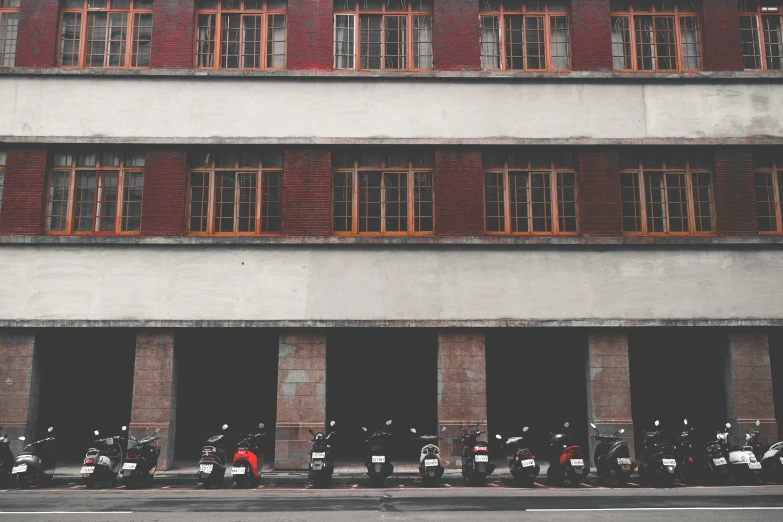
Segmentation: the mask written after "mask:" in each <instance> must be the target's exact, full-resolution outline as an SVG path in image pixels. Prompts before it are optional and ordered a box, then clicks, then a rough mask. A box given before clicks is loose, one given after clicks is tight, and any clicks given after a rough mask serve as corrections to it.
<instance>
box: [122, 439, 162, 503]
mask: <svg viewBox="0 0 783 522" xmlns="http://www.w3.org/2000/svg"><path fill="white" fill-rule="evenodd" d="M159 432H160V428H155V431H153V432H152V436H149V435H147V436H146V437H144V438H143V439H141V440H137V439H136V437H134V436H132V435H130V436H129V439H130V440H129V443H128V446H129V448H128V453H127V455H126V456H125V462H124V463H123V465H122V471H120V475H121V476H122V483H123V484H125V486H126V487H127V488H128V489H132V488H134V487H136V486H138V485H140V484H146V485H147V486H151V485H152V481H153V479H154V477H155V470H156V469H157V468H158V457H159V456H160V446H157V445H153V444H154V443H155V441H157V440H160V437H156V436H155V435H157V434H158V433H159Z"/></svg>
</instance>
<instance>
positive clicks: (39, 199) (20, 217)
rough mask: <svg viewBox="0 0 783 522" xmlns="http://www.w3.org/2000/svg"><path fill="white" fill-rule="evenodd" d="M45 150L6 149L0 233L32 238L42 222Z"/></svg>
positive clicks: (0, 210) (38, 231)
mask: <svg viewBox="0 0 783 522" xmlns="http://www.w3.org/2000/svg"><path fill="white" fill-rule="evenodd" d="M45 178H46V149H43V148H32V147H31V148H20V149H10V150H9V151H8V156H7V157H6V167H5V182H4V183H3V204H2V207H0V234H23V235H36V234H39V233H40V232H41V224H42V221H43V218H42V214H43V200H44V180H45Z"/></svg>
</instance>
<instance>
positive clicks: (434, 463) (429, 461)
mask: <svg viewBox="0 0 783 522" xmlns="http://www.w3.org/2000/svg"><path fill="white" fill-rule="evenodd" d="M437 465H438V459H424V467H425V468H430V467H432V466H437Z"/></svg>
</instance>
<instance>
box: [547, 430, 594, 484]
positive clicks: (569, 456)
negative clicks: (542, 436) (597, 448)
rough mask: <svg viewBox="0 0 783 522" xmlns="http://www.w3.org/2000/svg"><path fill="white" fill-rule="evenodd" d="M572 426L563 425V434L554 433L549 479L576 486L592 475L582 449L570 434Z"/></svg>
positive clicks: (548, 472)
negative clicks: (569, 430) (569, 429)
mask: <svg viewBox="0 0 783 522" xmlns="http://www.w3.org/2000/svg"><path fill="white" fill-rule="evenodd" d="M570 426H571V425H570V424H569V423H568V422H566V423H564V424H563V428H564V429H563V433H552V432H550V433H549V434H550V435H551V438H550V441H549V469H548V470H547V477H548V478H549V479H550V480H552V481H554V482H555V483H563V484H565V483H569V484H571V485H573V486H576V485H577V484H579V483H580V482H582V480H584V479H585V477H587V475H588V474H589V473H590V467H589V466H585V461H584V456H583V454H582V447H581V446H578V445H577V444H576V443H575V442H576V441H575V440H574V436H573V435H571V433H569V432H568V428H569V427H570Z"/></svg>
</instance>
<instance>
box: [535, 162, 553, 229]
mask: <svg viewBox="0 0 783 522" xmlns="http://www.w3.org/2000/svg"><path fill="white" fill-rule="evenodd" d="M550 187H551V185H550V178H549V173H548V172H543V173H537V172H533V173H531V174H530V206H531V214H532V217H533V232H551V231H552V191H551V190H550Z"/></svg>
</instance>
